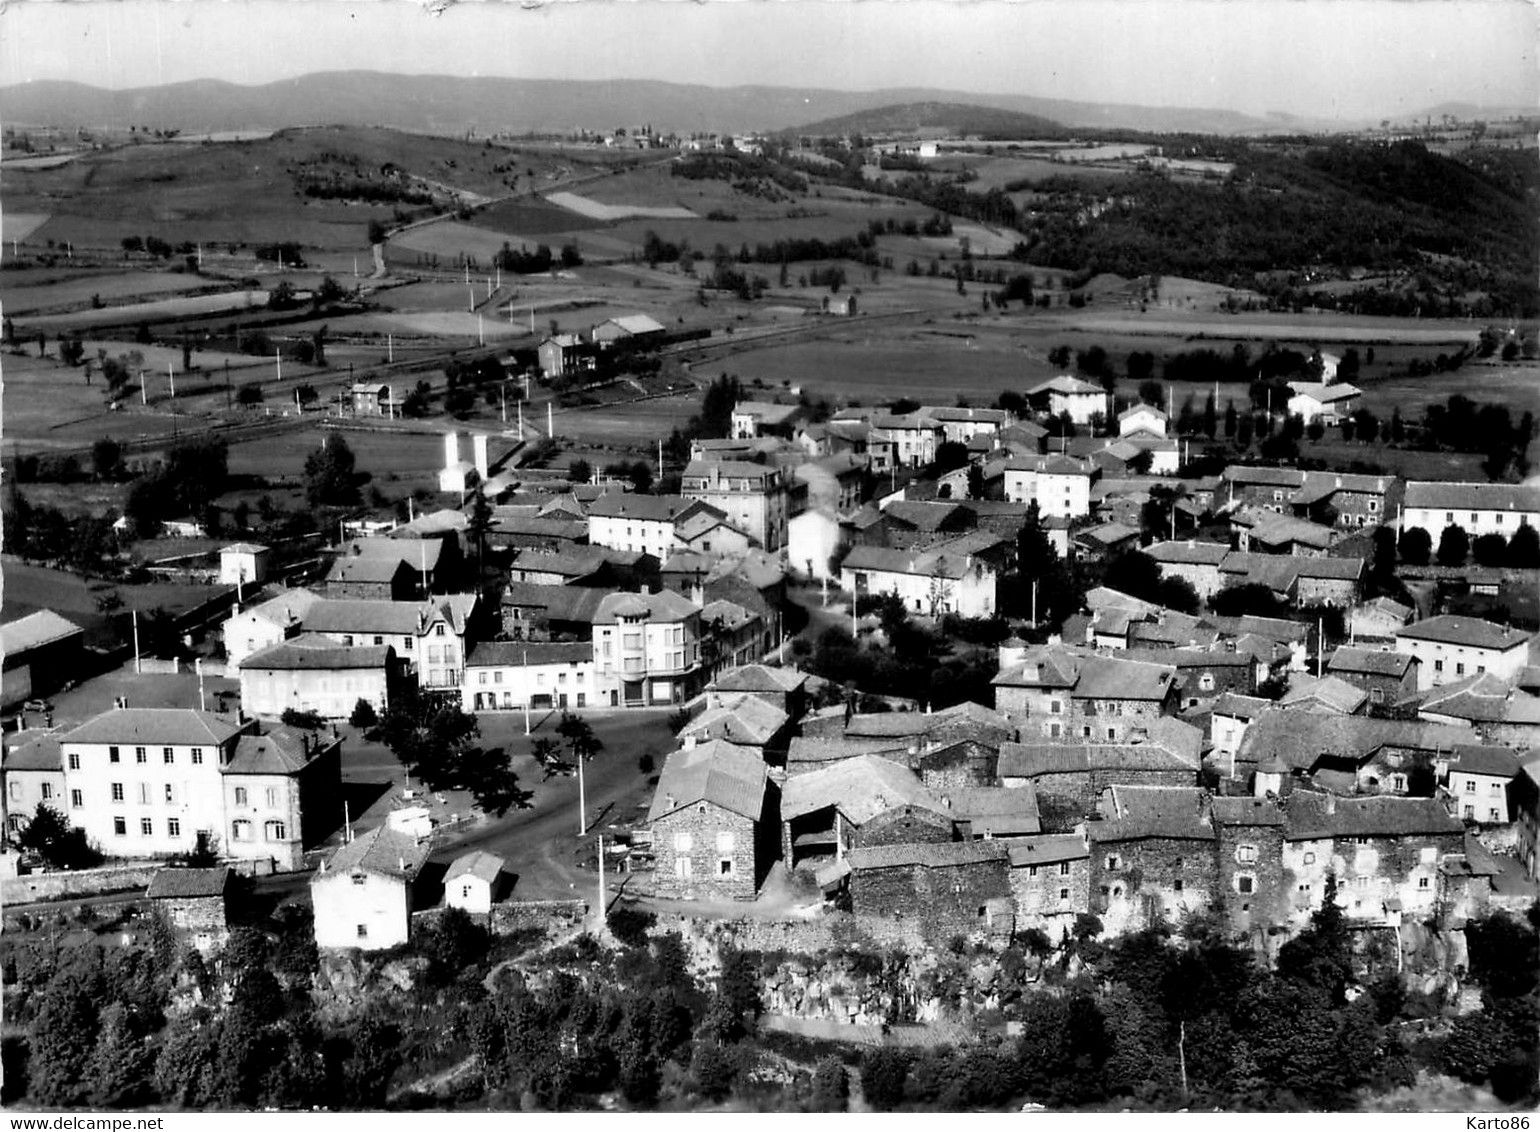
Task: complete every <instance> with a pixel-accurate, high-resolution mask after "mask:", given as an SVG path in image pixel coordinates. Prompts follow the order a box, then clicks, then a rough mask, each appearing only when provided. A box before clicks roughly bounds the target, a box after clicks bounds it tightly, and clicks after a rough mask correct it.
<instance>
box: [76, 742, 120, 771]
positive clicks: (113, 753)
mask: <svg viewBox="0 0 1540 1132" xmlns="http://www.w3.org/2000/svg"><path fill="white" fill-rule="evenodd" d="M107 761H108V762H110V763H115V762H117V761H118V749H117V748H116V747H108V748H107ZM71 769H72V770H79V769H80V768H79V767H78V766H77V767H72V768H71Z"/></svg>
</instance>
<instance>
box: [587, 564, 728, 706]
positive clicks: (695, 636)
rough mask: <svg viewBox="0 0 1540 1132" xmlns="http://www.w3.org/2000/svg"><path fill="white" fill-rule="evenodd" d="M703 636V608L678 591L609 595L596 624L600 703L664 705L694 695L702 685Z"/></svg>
mask: <svg viewBox="0 0 1540 1132" xmlns="http://www.w3.org/2000/svg"><path fill="white" fill-rule="evenodd" d="M700 638H701V624H700V608H699V607H698V606H696V605H695V604H694V603H693V602H690V601H688V600H686V599H685V598H683V597H681V596H680V595H679V594H676V593H673V592H671V591H669V590H663V591H661V592H659V593H613V594H610V595H608V596H607V597H606V598H605V599H604V600H603V601H602V602H600V603H599V609H598V612H597V613H596V614H595V615H594V626H593V665H594V670H595V671H594V684H595V690H596V691H597V693H598V703H599V706H602V707H650V706H660V705H664V704H671V703H682V702H683V701H685V700H687V699H689V698H690V697H691V696H693V695H695V693H696V692H697V691H698V690H699V688H698V687H697V685H699V684H700V683H702V680H701V655H700V652H701V647H700Z"/></svg>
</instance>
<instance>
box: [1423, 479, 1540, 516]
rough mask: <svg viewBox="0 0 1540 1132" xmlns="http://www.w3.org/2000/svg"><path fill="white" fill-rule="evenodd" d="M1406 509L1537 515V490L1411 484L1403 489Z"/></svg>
mask: <svg viewBox="0 0 1540 1132" xmlns="http://www.w3.org/2000/svg"><path fill="white" fill-rule="evenodd" d="M1406 506H1408V507H1426V508H1430V509H1432V510H1434V511H1441V510H1442V511H1540V488H1537V487H1534V486H1533V485H1530V484H1508V483H1448V482H1425V481H1421V480H1413V481H1410V482H1408V483H1407V485H1406Z"/></svg>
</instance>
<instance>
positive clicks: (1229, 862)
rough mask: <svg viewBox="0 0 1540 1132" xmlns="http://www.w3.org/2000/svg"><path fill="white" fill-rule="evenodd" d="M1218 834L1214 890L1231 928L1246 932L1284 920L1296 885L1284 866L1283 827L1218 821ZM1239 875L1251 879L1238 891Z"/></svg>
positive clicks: (1215, 852)
mask: <svg viewBox="0 0 1540 1132" xmlns="http://www.w3.org/2000/svg"><path fill="white" fill-rule="evenodd" d="M1218 834H1219V839H1218V842H1217V843H1216V845H1215V847H1214V881H1213V883H1214V891H1215V894H1216V897H1217V898H1218V899H1219V900H1221V901H1223V903H1224V908H1225V912H1226V914H1227V915H1228V916H1229V917H1230V926H1231V929H1232V930H1233V931H1237V932H1246V931H1250V930H1251V929H1252V928H1253V927H1258V926H1260V927H1267V926H1269V925H1272V924H1283V923H1287V922H1288V921H1289V917H1290V915H1291V913H1292V910H1293V904H1294V900H1293V898H1294V895H1295V892H1296V889H1295V886H1294V885H1292V884H1290V883H1289V876H1288V874H1287V873H1285V871H1284V868H1283V827H1282V826H1240V825H1219V827H1218ZM1248 857H1250V858H1251V859H1249V860H1247V859H1246V858H1248ZM1240 877H1249V878H1250V879H1251V891H1250V892H1242V891H1241V887H1242V886H1241V883H1240V881H1239V879H1238V878H1240Z"/></svg>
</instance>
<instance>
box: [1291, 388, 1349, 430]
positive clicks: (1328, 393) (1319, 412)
mask: <svg viewBox="0 0 1540 1132" xmlns="http://www.w3.org/2000/svg"><path fill="white" fill-rule="evenodd" d="M1289 389H1290V390H1291V391H1292V394H1293V395H1292V396H1291V397H1290V398H1289V415H1290V416H1298V417H1302V418H1304V421H1305V423H1306V424H1309V423H1310V422H1311V421H1313V420H1315V419H1316V418H1318V417H1319V418H1320V419H1321V421H1322V422H1323V423H1325V424H1329V425H1331V424H1336V423H1337V422H1339V421H1341V420H1342V419H1343V418H1344V417H1351V416H1352V415H1353V414H1354V413H1356V412H1357V411H1358V404H1359V402H1358V399H1359V398H1360V397H1362V396H1363V392H1362V390H1359V389H1356V388H1354V387H1353V386H1351V385H1348V384H1346V383H1337V382H1333V383H1332V384H1329V385H1328V384H1325V383H1323V382H1315V381H1291V382H1289Z"/></svg>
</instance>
